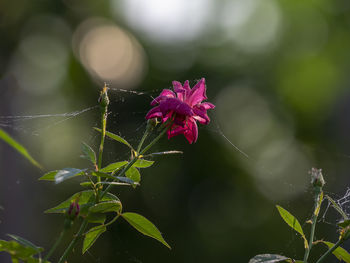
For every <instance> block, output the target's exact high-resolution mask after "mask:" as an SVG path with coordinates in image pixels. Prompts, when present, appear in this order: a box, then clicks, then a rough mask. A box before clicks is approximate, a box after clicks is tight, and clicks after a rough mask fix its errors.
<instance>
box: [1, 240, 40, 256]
mask: <svg viewBox="0 0 350 263" xmlns="http://www.w3.org/2000/svg"><path fill="white" fill-rule="evenodd" d="M1 251H5V252H7V253H9V254H10V255H11V256H12V257H14V258H16V259H21V260H27V259H28V258H29V257H31V256H33V255H35V254H37V253H38V251H37V250H36V249H34V248H32V247H28V246H24V245H22V244H19V243H18V242H17V241H14V240H11V241H5V240H0V252H1Z"/></svg>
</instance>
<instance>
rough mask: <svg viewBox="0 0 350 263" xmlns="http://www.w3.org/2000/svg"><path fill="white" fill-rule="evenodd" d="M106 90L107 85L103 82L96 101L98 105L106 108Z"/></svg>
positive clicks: (107, 100)
mask: <svg viewBox="0 0 350 263" xmlns="http://www.w3.org/2000/svg"><path fill="white" fill-rule="evenodd" d="M107 91H108V87H107V84H106V83H105V85H104V87H103V88H102V91H101V94H100V97H99V99H98V102H99V103H100V106H101V107H102V108H106V107H107V106H108V104H109V98H108V94H107Z"/></svg>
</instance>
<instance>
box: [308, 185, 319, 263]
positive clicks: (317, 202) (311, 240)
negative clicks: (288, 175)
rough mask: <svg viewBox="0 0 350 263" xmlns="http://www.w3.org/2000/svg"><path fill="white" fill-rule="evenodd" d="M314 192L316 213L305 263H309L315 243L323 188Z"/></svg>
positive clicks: (313, 218)
mask: <svg viewBox="0 0 350 263" xmlns="http://www.w3.org/2000/svg"><path fill="white" fill-rule="evenodd" d="M314 191H315V193H314V194H315V204H314V212H313V215H312V225H311V232H310V240H309V245H308V247H307V248H306V249H305V254H304V263H307V259H308V258H309V254H310V250H311V248H312V245H313V242H314V236H315V228H316V223H317V216H318V214H319V210H320V207H319V206H320V197H321V194H322V187H319V186H314Z"/></svg>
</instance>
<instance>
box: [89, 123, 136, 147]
mask: <svg viewBox="0 0 350 263" xmlns="http://www.w3.org/2000/svg"><path fill="white" fill-rule="evenodd" d="M94 129H95V130H96V131H99V132H101V131H102V130H101V129H99V128H96V127H94ZM106 135H107V136H108V137H109V138H111V139H113V140H115V141H118V142H120V143H123V144H125V145H126V146H128V147H129V148H130V149H131V150H134V148H133V147H132V146H131V144H130V143H128V142H127V140H125V139H124V138H122V137H120V136H119V135H116V134H114V133H111V132H108V131H106Z"/></svg>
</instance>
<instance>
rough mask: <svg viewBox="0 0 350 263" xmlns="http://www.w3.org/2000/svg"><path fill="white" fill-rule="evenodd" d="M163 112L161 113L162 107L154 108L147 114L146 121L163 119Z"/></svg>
mask: <svg viewBox="0 0 350 263" xmlns="http://www.w3.org/2000/svg"><path fill="white" fill-rule="evenodd" d="M162 116H163V115H162V112H161V111H160V107H159V106H157V107H154V108H153V109H151V110H150V111H149V112H148V113H147V114H146V119H152V118H156V117H162Z"/></svg>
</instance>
